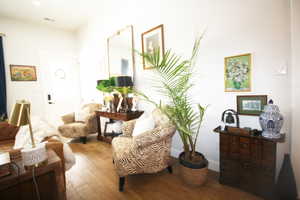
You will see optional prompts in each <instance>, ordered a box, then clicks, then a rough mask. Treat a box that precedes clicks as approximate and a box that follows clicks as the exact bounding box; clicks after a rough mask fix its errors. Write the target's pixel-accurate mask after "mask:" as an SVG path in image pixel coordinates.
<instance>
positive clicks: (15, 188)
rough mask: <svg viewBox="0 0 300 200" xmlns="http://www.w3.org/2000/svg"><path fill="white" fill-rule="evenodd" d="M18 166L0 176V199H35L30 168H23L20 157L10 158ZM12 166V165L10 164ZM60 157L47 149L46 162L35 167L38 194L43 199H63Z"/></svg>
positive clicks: (64, 197) (64, 195)
mask: <svg viewBox="0 0 300 200" xmlns="http://www.w3.org/2000/svg"><path fill="white" fill-rule="evenodd" d="M12 161H13V162H15V163H16V164H17V165H18V167H19V172H18V169H17V167H12V171H11V172H12V174H11V175H8V176H6V177H2V178H0V199H9V200H28V199H31V200H35V199H38V198H37V193H36V190H35V186H34V184H33V180H32V170H27V171H26V170H25V169H24V167H23V165H22V159H20V157H19V159H18V160H15V159H12ZM12 166H13V165H12ZM63 173H64V172H63V169H62V163H61V160H60V158H59V157H58V156H57V155H56V154H55V153H54V151H52V150H48V162H47V164H45V165H43V166H40V167H38V168H36V169H35V177H36V181H37V185H38V189H39V194H40V197H41V199H43V200H65V199H66V193H65V191H64V184H65V183H64V176H63Z"/></svg>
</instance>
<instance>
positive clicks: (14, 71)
mask: <svg viewBox="0 0 300 200" xmlns="http://www.w3.org/2000/svg"><path fill="white" fill-rule="evenodd" d="M10 75H11V80H12V81H36V80H37V76H36V69H35V66H27V65H10Z"/></svg>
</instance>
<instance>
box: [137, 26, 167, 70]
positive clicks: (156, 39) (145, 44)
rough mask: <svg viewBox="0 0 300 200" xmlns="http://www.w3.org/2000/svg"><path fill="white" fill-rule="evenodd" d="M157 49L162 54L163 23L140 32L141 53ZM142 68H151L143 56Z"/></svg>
mask: <svg viewBox="0 0 300 200" xmlns="http://www.w3.org/2000/svg"><path fill="white" fill-rule="evenodd" d="M156 49H159V52H160V54H161V56H163V55H164V26H163V24H161V25H159V26H156V27H154V28H152V29H150V30H148V31H146V32H144V33H142V53H143V54H144V53H152V52H153V51H154V50H156ZM143 66H144V69H152V68H153V67H152V66H150V65H149V63H147V62H146V61H145V59H144V58H143Z"/></svg>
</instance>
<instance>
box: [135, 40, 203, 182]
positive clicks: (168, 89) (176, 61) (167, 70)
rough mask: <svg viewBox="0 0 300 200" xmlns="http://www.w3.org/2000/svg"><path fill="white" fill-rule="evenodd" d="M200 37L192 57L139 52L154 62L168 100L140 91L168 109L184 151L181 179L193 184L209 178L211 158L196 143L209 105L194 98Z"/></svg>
mask: <svg viewBox="0 0 300 200" xmlns="http://www.w3.org/2000/svg"><path fill="white" fill-rule="evenodd" d="M201 38H202V37H200V38H198V39H197V40H196V41H195V43H194V47H193V51H192V56H191V58H190V59H187V60H182V59H181V57H179V56H177V55H176V54H173V53H171V50H168V51H167V52H166V53H165V54H164V55H163V56H161V55H160V52H159V49H155V51H154V52H153V53H144V54H140V55H141V56H143V57H144V59H145V60H146V61H147V62H148V63H149V64H150V65H152V67H153V68H154V71H155V72H156V75H157V77H158V79H159V80H158V81H156V82H159V83H162V84H159V85H156V87H155V88H158V92H159V93H161V94H162V95H164V97H166V98H165V100H166V101H165V102H164V103H165V104H166V105H167V106H160V105H161V103H160V104H156V103H155V102H154V101H152V100H150V98H149V97H147V96H146V95H144V94H142V93H140V92H137V93H138V94H140V95H141V96H143V97H144V99H145V100H147V101H150V102H152V103H154V104H155V105H156V106H157V107H159V108H160V109H161V110H162V111H163V113H165V114H166V115H167V116H168V117H169V119H170V120H171V122H173V124H174V125H175V126H176V128H177V131H178V133H179V135H180V138H181V141H182V143H183V148H184V151H183V152H182V153H181V154H180V156H179V162H180V171H181V173H180V174H181V177H182V179H183V180H184V181H185V182H186V183H187V184H190V185H202V184H204V183H205V181H206V179H207V171H208V170H207V167H208V161H207V160H206V158H205V157H204V155H203V154H201V153H199V152H197V151H196V144H197V139H198V135H199V132H200V128H201V125H202V122H203V117H204V114H205V111H206V108H204V107H202V106H201V105H200V104H194V103H193V102H192V100H191V96H190V94H191V92H190V91H191V88H192V87H193V84H192V83H191V82H190V80H191V78H192V76H193V74H194V72H193V70H194V66H195V61H196V58H197V55H198V52H199V46H200V41H201Z"/></svg>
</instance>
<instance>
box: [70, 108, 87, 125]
mask: <svg viewBox="0 0 300 200" xmlns="http://www.w3.org/2000/svg"><path fill="white" fill-rule="evenodd" d="M89 114H90V108H89V107H85V108H84V109H81V110H79V111H77V112H75V113H74V116H75V121H76V122H85V119H86V118H87V117H88V115H89Z"/></svg>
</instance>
